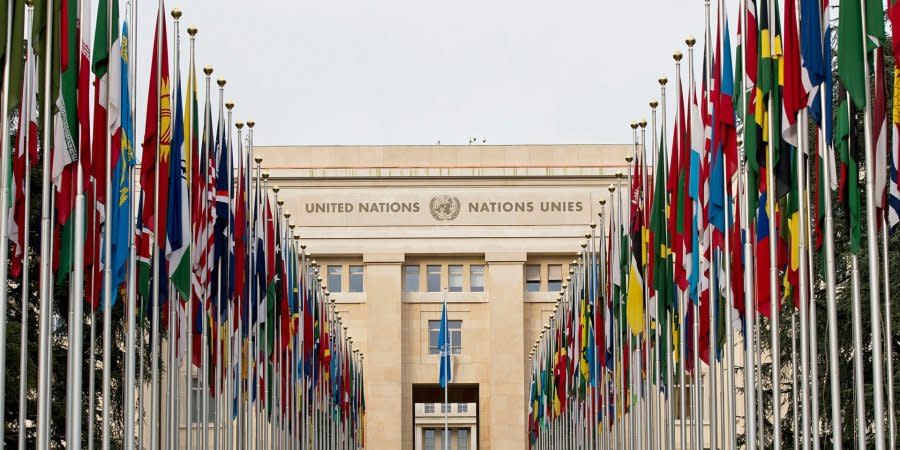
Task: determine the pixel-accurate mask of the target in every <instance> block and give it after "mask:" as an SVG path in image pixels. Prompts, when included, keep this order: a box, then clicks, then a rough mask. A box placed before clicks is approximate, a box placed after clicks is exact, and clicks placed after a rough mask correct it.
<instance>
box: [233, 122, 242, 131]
mask: <svg viewBox="0 0 900 450" xmlns="http://www.w3.org/2000/svg"><path fill="white" fill-rule="evenodd" d="M234 126H236V127H237V129H238V130H243V129H244V122H235V123H234Z"/></svg>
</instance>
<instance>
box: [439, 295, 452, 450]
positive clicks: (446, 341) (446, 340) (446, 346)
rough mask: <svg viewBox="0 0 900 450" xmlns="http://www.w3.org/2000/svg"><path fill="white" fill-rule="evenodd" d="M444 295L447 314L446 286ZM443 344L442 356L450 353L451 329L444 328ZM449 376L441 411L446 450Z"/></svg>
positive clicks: (442, 439) (447, 443) (445, 325)
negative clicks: (444, 353)
mask: <svg viewBox="0 0 900 450" xmlns="http://www.w3.org/2000/svg"><path fill="white" fill-rule="evenodd" d="M443 297H444V299H443V300H444V313H445V314H446V312H447V289H446V288H444V295H443ZM445 319H446V317H445ZM442 326H444V327H447V324H446V323H444V324H443V325H442ZM447 328H449V327H447ZM441 345H443V346H444V348H443V349H441V353H442V354H441V357H443V356H444V355H443V352H447V354H448V355H449V354H450V330H449V329H444V342H441ZM441 377H444V374H443V373H441ZM447 378H448V379H447V380H446V381H445V382H444V404H443V405H442V408H441V412H442V413H444V434H443V435H442V436H441V441H443V443H444V450H450V433H449V431H448V426H449V422H450V419H449V417H448V416H449V414H448V411H449V410H450V404H449V403H448V402H447V397H448V393H447V391H449V389H450V380H449V378H450V377H447Z"/></svg>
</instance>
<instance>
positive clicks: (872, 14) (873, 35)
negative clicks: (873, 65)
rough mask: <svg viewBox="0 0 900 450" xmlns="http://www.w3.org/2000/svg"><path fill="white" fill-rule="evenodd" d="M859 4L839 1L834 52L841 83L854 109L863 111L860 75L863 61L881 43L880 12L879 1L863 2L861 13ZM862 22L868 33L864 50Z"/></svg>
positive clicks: (863, 79) (862, 76)
mask: <svg viewBox="0 0 900 450" xmlns="http://www.w3.org/2000/svg"><path fill="white" fill-rule="evenodd" d="M860 3H861V2H860V1H859V0H840V15H839V16H838V50H837V61H838V75H839V77H840V79H841V84H842V85H843V86H844V88H846V89H847V93H848V94H849V95H850V99H851V101H852V102H853V105H854V106H855V107H856V108H857V109H862V108H864V107H865V106H866V104H867V103H868V99H867V98H866V93H865V92H866V90H865V84H866V83H868V79H867V78H866V74H865V73H864V66H863V58H864V57H866V55H867V54H868V53H869V52H872V51H873V50H875V48H876V47H880V46H881V44H882V43H883V42H884V40H885V34H884V10H883V8H882V2H881V0H865V10H863V8H862V5H861V4H860ZM863 20H865V21H866V27H865V29H866V33H867V34H868V36H867V39H865V42H866V45H865V48H863V42H864V39H863V34H862V30H863V26H862V25H863ZM839 114H840V113H839Z"/></svg>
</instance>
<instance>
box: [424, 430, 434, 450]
mask: <svg viewBox="0 0 900 450" xmlns="http://www.w3.org/2000/svg"><path fill="white" fill-rule="evenodd" d="M425 450H434V428H426V429H425Z"/></svg>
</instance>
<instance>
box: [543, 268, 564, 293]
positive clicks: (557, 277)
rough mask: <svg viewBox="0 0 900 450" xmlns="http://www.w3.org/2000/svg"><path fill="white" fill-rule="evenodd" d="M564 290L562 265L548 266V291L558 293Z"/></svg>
mask: <svg viewBox="0 0 900 450" xmlns="http://www.w3.org/2000/svg"><path fill="white" fill-rule="evenodd" d="M560 289H562V264H550V265H549V266H547V290H548V291H550V292H556V291H558V290H560Z"/></svg>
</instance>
